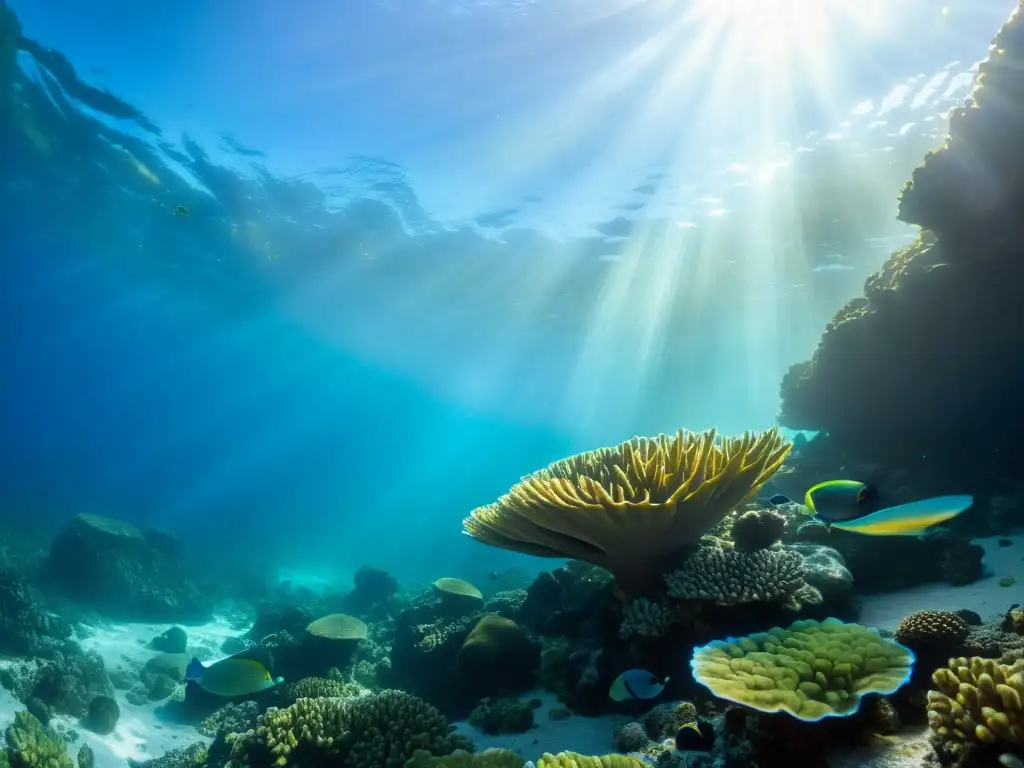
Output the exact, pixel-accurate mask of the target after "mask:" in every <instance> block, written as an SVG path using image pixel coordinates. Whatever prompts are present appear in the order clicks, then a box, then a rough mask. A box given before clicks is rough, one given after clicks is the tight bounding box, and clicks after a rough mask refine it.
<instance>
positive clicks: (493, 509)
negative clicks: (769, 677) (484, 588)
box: [463, 429, 792, 597]
mask: <svg viewBox="0 0 1024 768" xmlns="http://www.w3.org/2000/svg"><path fill="white" fill-rule="evenodd" d="M791 447H792V445H791V444H790V443H789V442H787V441H786V440H785V438H783V437H782V435H781V434H780V433H779V431H778V430H777V429H770V430H768V431H766V432H763V433H761V434H755V433H750V432H748V433H746V434H744V435H743V436H741V437H736V438H722V439H718V438H717V434H716V432H715V430H713V429H712V430H709V431H707V432H703V433H694V432H688V431H686V430H682V429H681V430H679V431H678V432H677V433H676V434H675V435H674V436H667V435H658V436H657V437H650V438H649V437H634V438H633V439H631V440H626V441H625V442H623V443H620V444H619V445H617V446H615V447H612V448H600V449H598V450H595V451H589V452H587V453H582V454H579V455H577V456H571V457H569V458H566V459H562V460H561V461H556V462H555V463H553V464H551V465H549V466H548V467H547V468H546V469H542V470H540V471H538V472H534V473H533V474H532V475H529V476H527V477H524V478H523V479H522V480H521V481H520V482H519V483H517V484H516V485H515V486H513V487H512V489H511V490H510V491H509V492H508V493H507V494H505V495H504V496H502V497H501V498H500V499H498V500H497V501H496V502H495V503H493V504H489V505H487V506H484V507H479V508H477V509H475V510H473V512H472V513H471V514H470V516H469V517H467V518H466V519H465V520H464V521H463V528H464V531H465V533H466V534H468V535H469V536H472V537H473V538H474V539H477V540H478V541H482V542H483V543H485V544H490V545H491V546H495V547H501V548H503V549H510V550H513V551H516V552H524V553H526V554H529V555H537V556H540V557H559V558H572V559H575V560H582V561H584V562H587V563H591V564H593V565H597V566H600V567H602V568H605V569H606V570H608V571H611V573H612V574H613V575H614V576H615V579H616V581H617V582H618V586H619V587H620V588H621V589H622V590H623V591H624V592H626V593H627V594H628V595H629V596H631V597H635V596H638V595H643V594H645V593H647V592H649V591H652V590H655V589H657V587H658V581H659V579H660V578H661V576H662V574H664V573H666V572H667V571H669V570H670V569H671V568H672V565H673V564H674V563H675V562H676V561H677V560H678V559H679V555H680V553H681V552H683V551H685V550H687V549H689V548H690V547H692V546H693V545H694V544H695V543H696V542H697V540H698V539H700V537H701V536H703V535H704V534H705V533H707V532H708V531H709V530H711V529H712V528H713V527H714V526H715V525H717V524H718V523H720V522H721V521H722V519H723V518H724V517H725V516H726V515H727V514H729V513H730V512H732V511H733V510H734V509H735V508H736V506H737V505H738V504H740V503H741V502H743V501H744V500H745V499H747V498H749V497H750V496H752V495H753V494H754V493H755V492H756V491H757V490H758V489H759V488H760V487H761V486H762V485H764V483H766V482H767V481H768V479H769V478H770V477H771V476H772V475H774V474H775V473H776V472H777V471H778V469H779V467H780V466H781V465H782V461H783V460H784V459H785V458H786V455H787V454H788V453H789V450H790V448H791Z"/></svg>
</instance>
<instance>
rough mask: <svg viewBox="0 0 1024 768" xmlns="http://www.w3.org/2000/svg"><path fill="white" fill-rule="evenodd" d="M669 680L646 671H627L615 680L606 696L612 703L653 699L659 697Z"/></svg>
mask: <svg viewBox="0 0 1024 768" xmlns="http://www.w3.org/2000/svg"><path fill="white" fill-rule="evenodd" d="M670 679H671V678H668V677H664V678H661V677H658V676H657V675H655V674H652V673H650V672H648V671H647V670H646V669H627V670H626V671H625V672H623V673H622V674H621V675H619V676H618V677H616V678H615V680H614V682H613V683H612V687H611V688H610V689H609V691H608V695H609V696H610V697H611V699H612V701H632V700H634V699H653V698H656V697H658V696H660V695H661V692H662V691H664V690H665V686H666V685H667V684H668V681H669V680H670Z"/></svg>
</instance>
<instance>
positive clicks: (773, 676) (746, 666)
mask: <svg viewBox="0 0 1024 768" xmlns="http://www.w3.org/2000/svg"><path fill="white" fill-rule="evenodd" d="M914 660H915V659H914V654H913V652H912V651H911V650H910V649H909V648H904V647H903V646H902V645H899V644H898V643H895V642H892V641H890V640H885V639H883V638H882V637H881V636H880V635H879V634H878V633H877V632H875V631H874V630H872V629H868V628H867V627H863V626H861V625H859V624H844V623H843V622H841V621H839V620H838V619H825V620H824V621H822V622H817V621H810V620H806V621H796V622H794V623H793V624H792V625H791V626H790V627H789V628H788V629H781V628H779V627H775V628H773V629H770V630H768V631H767V632H758V633H756V634H753V635H748V636H747V637H741V638H728V639H726V640H724V641H723V640H716V641H713V642H711V643H709V644H708V645H705V646H703V647H700V648H695V649H694V652H693V658H692V660H691V662H690V666H691V668H692V670H693V677H694V679H695V680H696V681H697V682H698V683H700V684H701V685H704V686H705V687H707V688H708V689H709V690H710V691H711V692H712V693H713V694H715V696H717V697H718V698H720V699H725V700H727V701H733V702H735V703H737V704H742V705H744V706H747V707H750V708H751V709H756V710H758V711H760V712H786V713H788V714H790V715H792V716H793V717H795V718H797V719H799V720H804V721H808V722H814V721H817V720H822V719H824V718H826V717H845V716H847V715H851V714H853V713H854V712H856V711H857V709H858V708H859V706H860V700H861V697H862V696H864V695H865V694H869V693H878V694H890V693H894V692H895V691H897V690H898V689H899V688H901V687H902V686H903V685H904V684H905V683H906V682H907V681H908V680H909V679H910V674H911V672H912V670H913V665H914Z"/></svg>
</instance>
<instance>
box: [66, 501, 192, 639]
mask: <svg viewBox="0 0 1024 768" xmlns="http://www.w3.org/2000/svg"><path fill="white" fill-rule="evenodd" d="M47 569H48V571H49V573H50V575H51V576H52V577H53V579H54V581H55V582H56V583H57V584H59V585H60V586H61V588H62V589H63V590H64V591H65V592H66V593H67V594H68V595H69V596H70V597H72V598H74V599H75V600H77V601H79V602H81V603H83V604H85V605H89V606H91V607H93V608H95V609H96V610H98V611H102V612H103V613H106V614H107V615H109V616H114V617H117V618H125V619H135V620H142V621H168V620H170V621H176V620H178V621H204V620H206V619H209V618H210V616H211V615H212V609H211V604H210V602H209V601H208V600H207V599H206V598H204V597H203V596H202V594H200V592H199V590H198V588H197V587H196V585H195V584H194V583H193V582H192V581H190V580H189V578H188V574H187V572H186V568H185V563H184V560H183V558H182V553H181V552H180V549H179V547H178V544H177V542H176V541H175V540H174V539H173V538H172V537H170V536H168V535H167V534H163V533H159V532H157V531H149V530H143V529H141V528H138V527H136V526H134V525H132V524H131V523H126V522H124V521H121V520H115V519H114V518H109V517H102V516H100V515H78V516H77V517H74V518H73V519H72V520H71V521H70V522H69V523H68V524H67V525H66V526H65V527H64V528H63V530H61V532H60V533H58V534H57V536H56V537H55V538H54V540H53V543H52V545H51V548H50V557H49V560H48V564H47Z"/></svg>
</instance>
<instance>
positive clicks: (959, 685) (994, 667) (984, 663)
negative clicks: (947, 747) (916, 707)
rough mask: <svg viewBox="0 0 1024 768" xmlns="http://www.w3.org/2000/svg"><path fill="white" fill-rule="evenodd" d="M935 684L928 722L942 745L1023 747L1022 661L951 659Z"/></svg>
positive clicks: (929, 706)
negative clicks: (971, 743)
mask: <svg viewBox="0 0 1024 768" xmlns="http://www.w3.org/2000/svg"><path fill="white" fill-rule="evenodd" d="M932 682H933V683H934V684H935V687H936V688H937V689H938V690H932V691H928V724H929V725H930V726H931V728H932V731H933V732H934V734H935V737H936V739H938V740H939V741H940V742H952V743H954V744H956V743H957V742H960V743H967V742H975V743H982V744H991V745H999V746H1002V747H1004V748H1005V747H1008V746H1015V747H1022V746H1024V659H1022V660H1019V661H1016V662H1014V663H1013V664H1012V665H1006V664H1000V663H999V662H997V661H995V660H993V659H981V658H978V657H976V656H975V657H973V658H970V659H966V658H963V657H960V658H956V659H950V660H949V665H948V666H946V667H942V668H941V669H937V670H935V673H934V674H933V675H932Z"/></svg>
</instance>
